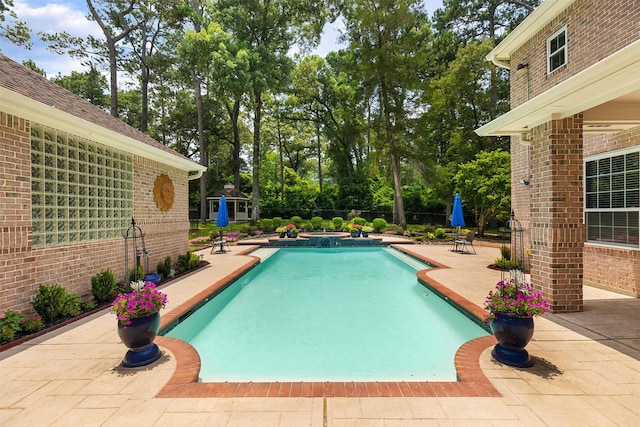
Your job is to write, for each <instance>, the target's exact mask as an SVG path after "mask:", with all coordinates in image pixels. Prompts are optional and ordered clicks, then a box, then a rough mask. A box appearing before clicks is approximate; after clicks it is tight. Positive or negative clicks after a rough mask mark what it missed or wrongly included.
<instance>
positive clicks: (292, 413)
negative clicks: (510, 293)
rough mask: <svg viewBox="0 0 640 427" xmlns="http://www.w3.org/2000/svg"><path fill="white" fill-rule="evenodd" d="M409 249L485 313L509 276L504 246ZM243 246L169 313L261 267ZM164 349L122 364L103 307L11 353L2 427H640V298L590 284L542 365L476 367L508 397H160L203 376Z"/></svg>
mask: <svg viewBox="0 0 640 427" xmlns="http://www.w3.org/2000/svg"><path fill="white" fill-rule="evenodd" d="M403 247H404V248H405V249H408V250H411V251H414V252H416V253H418V254H420V255H421V256H423V257H426V258H429V259H431V260H433V261H435V262H437V263H439V264H442V265H444V266H446V267H448V268H441V269H437V270H431V271H430V272H429V273H428V278H430V279H431V280H433V281H434V282H437V283H439V284H441V285H443V286H446V287H447V288H449V289H451V290H452V291H454V292H456V293H458V294H460V295H462V296H464V297H465V298H467V299H468V300H470V301H471V302H473V303H475V304H476V305H478V306H480V305H481V304H482V302H483V300H484V297H485V295H486V293H487V292H488V290H489V289H491V288H493V286H494V284H495V282H496V281H497V280H498V279H499V277H500V273H499V272H496V271H493V270H489V269H487V268H486V267H487V265H489V264H490V263H491V262H492V261H493V260H495V258H497V257H498V256H499V255H500V254H499V249H497V248H493V247H483V246H478V247H477V248H476V249H477V250H478V255H461V254H457V253H452V252H449V251H448V250H447V246H430V245H403ZM242 250H243V248H242V247H239V246H234V247H233V250H232V252H231V253H227V254H214V255H210V254H209V252H208V251H203V252H202V253H204V254H205V259H206V260H208V261H210V263H211V265H210V266H208V267H206V268H205V269H201V270H199V271H197V272H195V273H193V274H191V275H189V276H187V277H184V278H181V279H180V280H177V281H174V282H172V283H171V284H169V285H168V286H167V287H166V288H164V290H165V291H166V292H167V293H168V294H169V301H170V303H169V304H168V306H167V308H166V309H165V310H164V311H163V316H165V313H171V311H172V310H173V309H177V308H178V307H179V306H180V305H182V304H185V303H186V302H187V301H189V300H190V299H191V298H192V297H193V296H194V295H196V294H198V293H200V292H204V290H205V289H207V288H209V286H211V285H212V284H213V283H215V282H217V281H219V280H221V279H224V278H225V277H227V276H229V275H234V274H235V273H234V272H235V271H237V270H238V269H241V268H244V267H246V266H247V265H248V264H250V263H251V262H254V261H253V258H252V257H249V256H246V255H241V252H242ZM163 318H164V317H163ZM161 347H162V348H163V351H164V355H163V357H162V358H161V359H160V360H159V361H158V362H156V363H155V364H153V365H151V366H150V367H147V368H139V369H128V370H127V369H123V368H120V367H119V366H118V365H119V363H120V361H121V360H122V356H123V355H124V351H125V350H126V349H125V348H124V346H123V345H122V344H121V343H120V341H119V338H118V336H117V333H116V330H115V318H114V317H113V315H111V314H109V313H108V311H102V312H100V313H97V314H95V315H93V316H91V317H90V318H87V319H84V320H82V321H80V322H76V323H74V324H72V325H70V326H68V327H65V328H62V329H60V330H58V331H56V332H54V333H51V334H47V335H45V336H43V337H40V338H37V339H36V340H32V341H29V342H27V343H24V344H22V345H20V346H17V347H14V348H12V349H9V350H7V351H4V352H2V353H0V387H1V392H0V425H1V426H29V427H36V426H118V427H124V426H135V427H142V426H171V427H173V426H182V425H188V426H239V427H247V426H261V427H262V426H267V427H269V426H293V427H303V426H318V427H322V426H333V427H341V426H389V427H392V426H457V425H460V426H475V425H477V426H492V425H505V424H506V425H510V426H519V425H522V426H637V425H640V300H638V299H633V298H627V297H624V296H620V295H616V294H612V293H610V292H605V291H601V290H597V289H593V288H585V310H584V312H582V313H571V314H562V315H548V316H545V318H541V319H537V320H536V332H535V335H534V341H532V342H531V343H530V344H529V346H528V347H527V349H528V350H529V352H530V354H531V355H532V356H533V357H534V358H535V359H536V361H537V363H536V365H535V366H534V367H533V368H530V369H517V368H511V367H508V366H504V365H501V364H499V363H497V362H495V361H493V360H492V358H491V355H490V348H491V347H490V346H489V347H486V348H485V349H484V350H482V351H480V352H479V354H480V356H479V358H478V359H479V360H478V361H476V363H477V365H476V366H479V368H478V369H480V370H481V373H483V374H484V376H485V377H486V378H487V379H488V381H489V382H490V383H491V385H492V386H493V387H494V388H495V390H497V394H499V395H500V396H499V397H447V396H445V395H441V394H442V393H436V395H437V396H438V397H436V396H433V397H297V398H282V397H242V398H236V397H197V398H193V397H158V396H161V395H162V394H163V392H164V393H165V395H166V394H167V393H166V390H167V388H168V385H169V384H170V383H171V382H172V381H176V380H180V377H189V376H190V375H193V373H192V372H191V373H189V372H185V370H184V355H181V354H178V358H177V359H178V360H176V355H175V354H174V353H173V352H172V351H171V350H170V349H169V348H167V347H164V346H161ZM168 347H171V348H173V346H168ZM179 364H180V366H178V365H179ZM169 394H170V393H169ZM408 394H409V393H406V394H405V396H407V395H408Z"/></svg>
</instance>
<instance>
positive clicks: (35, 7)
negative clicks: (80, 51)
mask: <svg viewBox="0 0 640 427" xmlns="http://www.w3.org/2000/svg"><path fill="white" fill-rule="evenodd" d="M14 5H15V7H14V11H15V12H16V14H17V15H18V17H19V19H21V20H22V21H24V22H26V23H27V26H28V27H29V28H30V29H31V37H32V41H33V48H32V49H31V50H27V49H23V48H19V47H16V46H13V45H11V44H10V43H8V42H5V41H3V44H2V53H3V54H4V55H6V56H8V57H9V58H11V59H13V60H14V61H16V62H19V63H22V62H23V61H25V60H27V59H31V60H33V61H34V62H35V63H36V65H37V66H38V67H40V68H42V69H44V70H45V72H46V73H47V76H48V77H52V76H55V75H56V74H58V73H60V74H62V75H69V74H71V72H72V71H83V70H84V69H85V67H84V66H83V65H82V64H80V61H79V60H78V59H75V58H71V57H69V56H66V55H58V54H55V53H52V52H49V51H48V50H46V45H45V44H44V43H42V42H40V40H39V38H38V33H39V32H45V33H59V32H62V31H66V32H67V33H69V34H70V35H72V36H77V37H86V36H87V35H89V34H91V35H95V36H97V37H100V36H101V34H102V31H101V30H100V27H99V26H98V24H96V23H95V22H93V21H89V20H88V19H87V18H86V14H87V13H88V12H87V6H86V3H85V2H84V1H83V0H73V1H67V2H62V1H60V2H47V1H42V0H15V1H14Z"/></svg>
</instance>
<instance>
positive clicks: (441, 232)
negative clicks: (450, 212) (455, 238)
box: [433, 227, 447, 239]
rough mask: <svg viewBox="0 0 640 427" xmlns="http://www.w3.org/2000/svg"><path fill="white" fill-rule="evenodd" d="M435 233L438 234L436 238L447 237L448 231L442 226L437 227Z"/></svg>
mask: <svg viewBox="0 0 640 427" xmlns="http://www.w3.org/2000/svg"><path fill="white" fill-rule="evenodd" d="M433 234H434V235H435V236H436V239H446V237H447V232H446V230H445V229H444V228H442V227H438V228H436V231H434V232H433Z"/></svg>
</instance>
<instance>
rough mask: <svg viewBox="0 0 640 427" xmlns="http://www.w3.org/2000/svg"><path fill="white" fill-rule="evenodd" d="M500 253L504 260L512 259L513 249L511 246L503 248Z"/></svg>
mask: <svg viewBox="0 0 640 427" xmlns="http://www.w3.org/2000/svg"><path fill="white" fill-rule="evenodd" d="M500 253H501V255H502V258H504V259H511V248H510V247H509V246H502V247H501V248H500Z"/></svg>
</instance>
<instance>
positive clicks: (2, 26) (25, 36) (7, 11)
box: [0, 0, 33, 51]
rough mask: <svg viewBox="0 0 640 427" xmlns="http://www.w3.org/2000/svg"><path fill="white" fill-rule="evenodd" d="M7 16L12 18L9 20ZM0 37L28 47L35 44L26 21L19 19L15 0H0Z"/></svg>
mask: <svg viewBox="0 0 640 427" xmlns="http://www.w3.org/2000/svg"><path fill="white" fill-rule="evenodd" d="M5 16H9V17H10V18H11V20H10V21H9V22H7V20H6V17H5ZM0 37H2V38H4V39H7V40H9V41H10V42H11V43H13V44H15V45H16V46H22V47H24V48H26V49H31V47H32V46H33V43H31V34H30V30H29V27H27V24H26V23H25V22H24V21H20V20H19V19H18V15H17V14H16V13H15V11H14V10H13V0H0ZM1 50H2V49H0V51H1Z"/></svg>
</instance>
